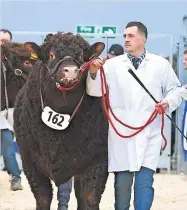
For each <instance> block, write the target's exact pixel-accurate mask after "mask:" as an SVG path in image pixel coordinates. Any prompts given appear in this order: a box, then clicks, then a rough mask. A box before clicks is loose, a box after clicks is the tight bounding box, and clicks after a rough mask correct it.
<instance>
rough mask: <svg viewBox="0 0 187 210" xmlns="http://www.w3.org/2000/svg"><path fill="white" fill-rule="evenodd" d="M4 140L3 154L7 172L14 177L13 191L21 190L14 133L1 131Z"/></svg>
mask: <svg viewBox="0 0 187 210" xmlns="http://www.w3.org/2000/svg"><path fill="white" fill-rule="evenodd" d="M1 140H2V154H3V159H4V162H5V167H6V169H7V172H8V173H9V174H10V175H11V176H12V180H11V189H12V190H21V189H22V186H21V177H20V174H21V171H20V169H19V167H18V163H17V161H16V155H15V152H14V144H13V142H14V137H13V133H12V131H10V130H8V129H4V130H1Z"/></svg>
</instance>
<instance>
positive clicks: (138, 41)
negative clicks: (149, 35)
mask: <svg viewBox="0 0 187 210" xmlns="http://www.w3.org/2000/svg"><path fill="white" fill-rule="evenodd" d="M124 38H125V51H126V52H127V53H133V52H136V51H137V50H138V49H140V48H142V47H144V44H145V41H146V37H145V36H144V35H143V34H142V33H141V32H140V31H138V28H137V27H136V26H132V27H128V28H126V29H125V32H124Z"/></svg>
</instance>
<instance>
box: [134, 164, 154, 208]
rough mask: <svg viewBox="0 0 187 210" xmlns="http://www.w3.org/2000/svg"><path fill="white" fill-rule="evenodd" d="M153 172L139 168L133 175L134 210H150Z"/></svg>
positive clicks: (152, 195)
mask: <svg viewBox="0 0 187 210" xmlns="http://www.w3.org/2000/svg"><path fill="white" fill-rule="evenodd" d="M153 174H154V171H153V170H151V169H149V168H146V167H141V169H140V171H138V172H136V173H135V183H134V209H135V210H150V209H151V206H152V202H153V198H154V189H153V187H152V186H153V181H154V180H153Z"/></svg>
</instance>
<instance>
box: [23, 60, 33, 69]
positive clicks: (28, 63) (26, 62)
mask: <svg viewBox="0 0 187 210" xmlns="http://www.w3.org/2000/svg"><path fill="white" fill-rule="evenodd" d="M23 65H24V66H26V67H30V66H32V64H31V62H30V61H28V60H26V61H25V62H24V63H23Z"/></svg>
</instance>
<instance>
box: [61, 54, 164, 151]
mask: <svg viewBox="0 0 187 210" xmlns="http://www.w3.org/2000/svg"><path fill="white" fill-rule="evenodd" d="M95 59H96V58H94V59H92V60H90V61H89V62H87V63H85V64H83V65H82V72H81V73H83V72H84V71H85V70H86V69H87V68H88V66H89V65H90V63H91V62H93V60H95ZM100 77H101V90H102V102H103V107H104V111H105V114H106V116H107V118H108V121H109V122H110V124H111V126H112V128H113V129H114V131H115V132H116V134H117V135H118V136H120V137H121V138H130V137H133V136H135V135H137V134H138V133H140V132H141V131H142V130H143V129H144V128H145V127H146V126H148V125H149V124H151V123H152V122H153V120H154V119H155V118H156V117H157V115H158V110H157V109H156V108H155V110H154V111H153V113H152V114H151V116H150V117H149V119H148V120H147V122H146V123H145V124H144V125H143V126H140V127H132V126H130V125H127V124H125V123H124V122H122V121H121V120H119V119H118V118H117V117H116V115H115V114H114V112H113V110H112V108H111V104H110V99H109V91H108V87H107V83H106V76H105V73H104V70H103V67H101V68H100ZM78 83H79V82H77V83H75V84H74V85H73V86H71V87H69V88H65V87H63V86H58V88H59V89H60V90H66V91H68V90H72V89H73V88H74V87H75V86H77V84H78ZM104 90H106V97H105V92H104ZM106 102H107V104H106ZM107 105H108V109H107ZM108 110H109V111H110V112H111V114H112V116H113V117H114V119H115V120H116V121H117V122H119V123H120V124H121V125H123V126H125V127H127V128H130V129H132V130H137V131H136V132H134V133H133V134H131V135H129V136H125V135H122V134H120V133H119V132H118V131H117V129H116V127H115V126H114V124H113V122H112V120H111V118H110V115H109V111H108ZM161 135H162V137H163V139H164V146H163V148H162V150H165V148H166V146H167V140H166V138H165V136H164V112H162V126H161Z"/></svg>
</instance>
